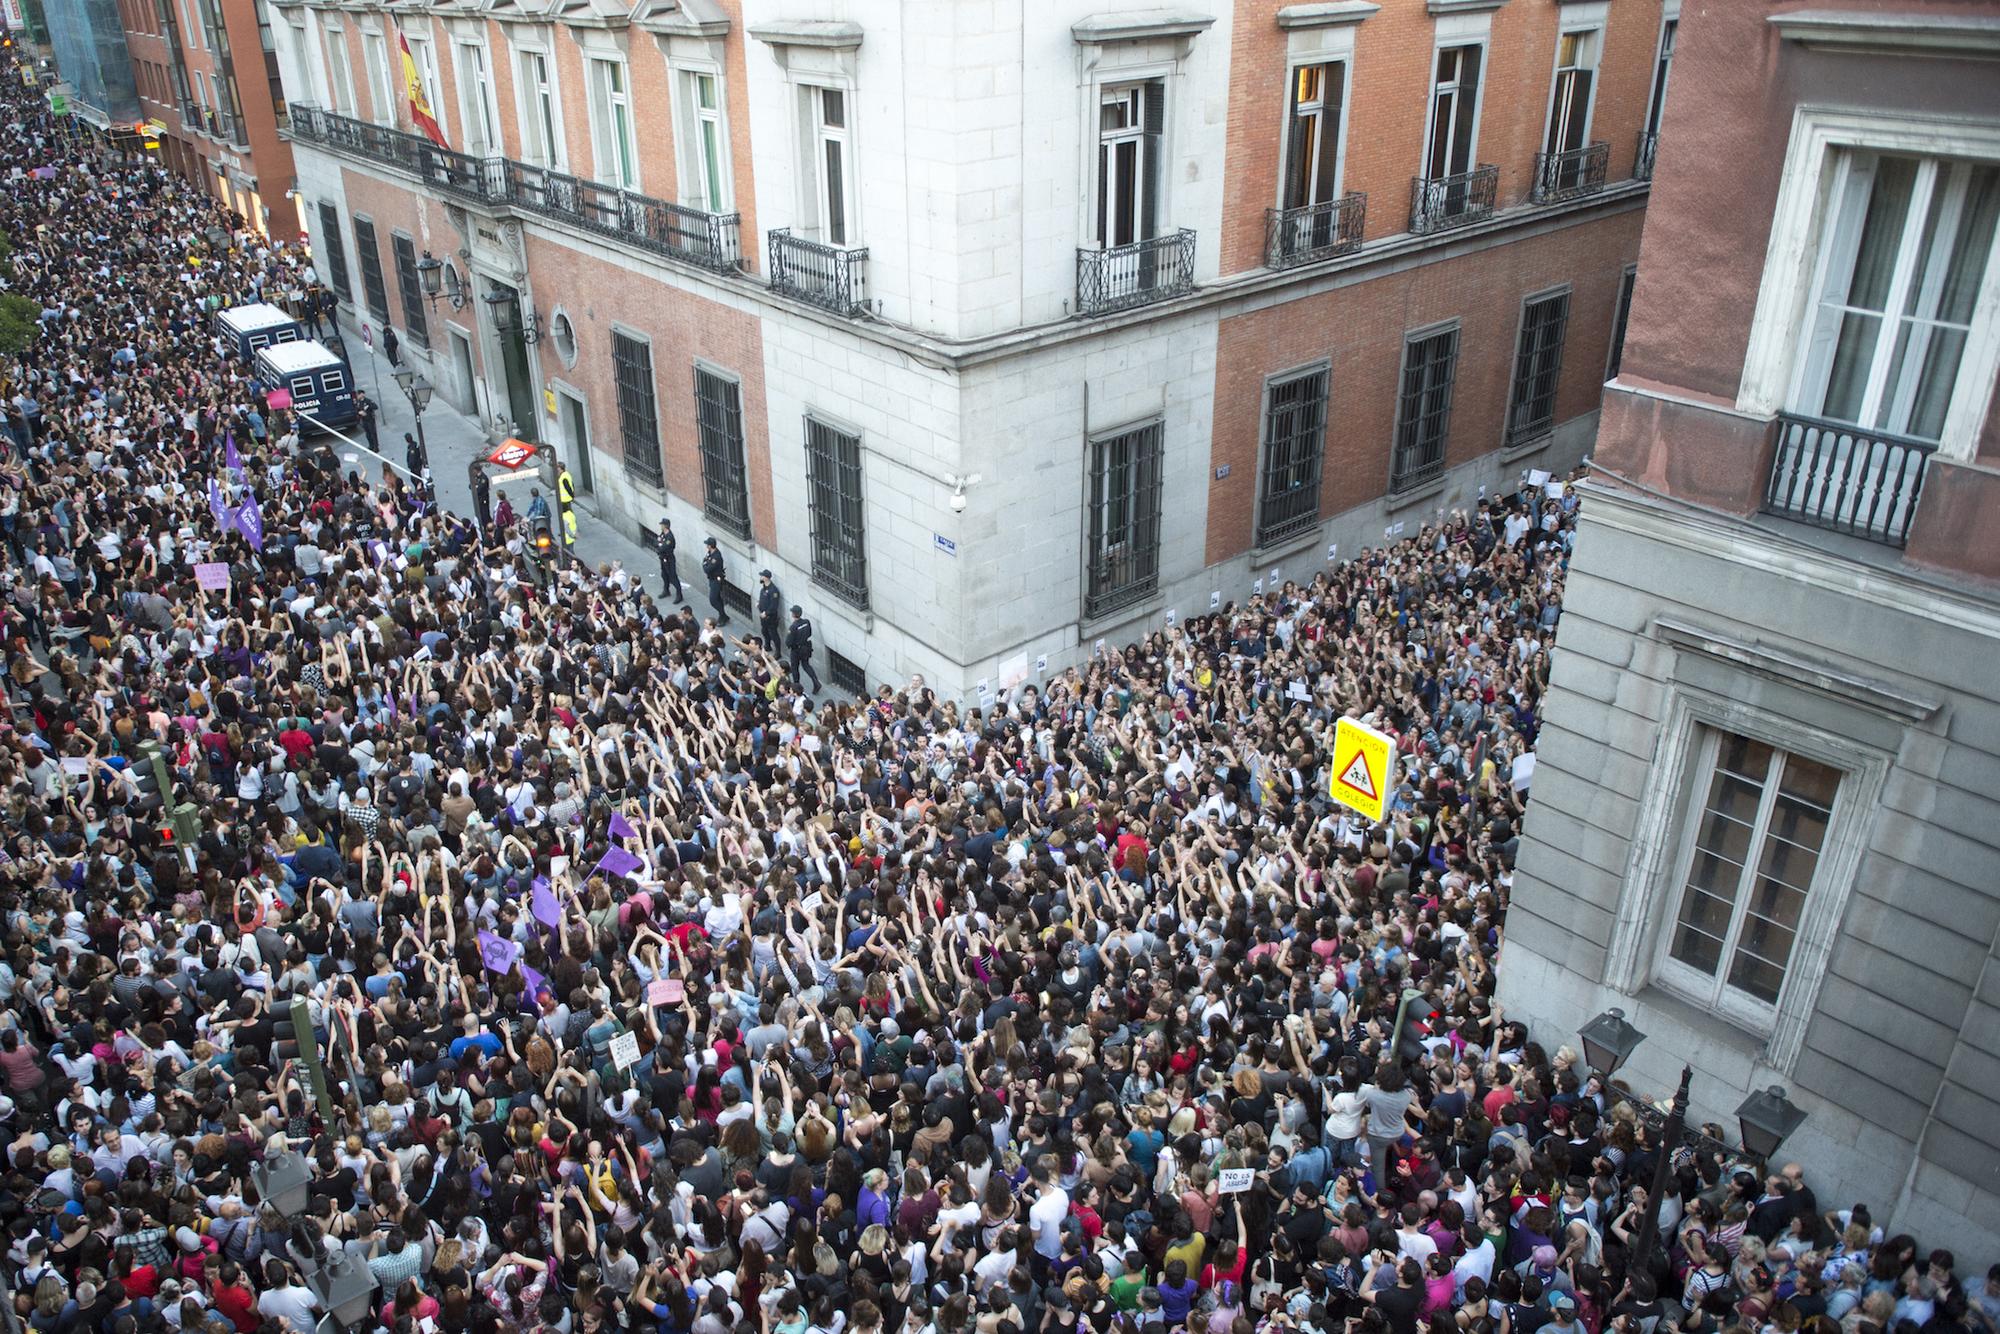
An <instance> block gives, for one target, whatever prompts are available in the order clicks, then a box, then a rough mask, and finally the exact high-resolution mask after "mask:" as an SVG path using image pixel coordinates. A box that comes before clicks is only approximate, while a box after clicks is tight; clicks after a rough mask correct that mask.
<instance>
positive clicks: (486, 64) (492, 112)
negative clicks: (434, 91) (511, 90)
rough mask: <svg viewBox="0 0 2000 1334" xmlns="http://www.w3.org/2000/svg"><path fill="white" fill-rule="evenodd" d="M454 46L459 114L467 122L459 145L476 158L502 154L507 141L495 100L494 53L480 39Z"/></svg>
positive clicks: (458, 42) (464, 40)
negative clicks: (503, 134) (502, 135)
mask: <svg viewBox="0 0 2000 1334" xmlns="http://www.w3.org/2000/svg"><path fill="white" fill-rule="evenodd" d="M451 46H452V61H453V63H454V65H455V66H456V68H457V70H458V115H459V119H460V121H461V122H463V124H462V127H461V130H460V133H461V135H462V137H463V142H462V143H461V144H460V145H459V146H460V147H461V148H463V149H464V150H465V151H466V152H468V153H471V154H472V155H473V156H475V157H484V156H490V155H495V154H499V153H502V152H504V151H505V140H503V139H502V138H501V133H500V106H499V103H498V102H497V101H495V100H494V92H493V53H492V52H491V51H489V50H488V49H487V46H486V43H485V42H484V41H481V40H478V39H473V40H466V39H464V38H459V39H457V40H455V41H453V42H452V44H451ZM431 105H432V106H433V107H435V106H436V105H437V104H436V103H435V102H433V103H432V104H431ZM475 117H476V119H475ZM475 131H476V132H475Z"/></svg>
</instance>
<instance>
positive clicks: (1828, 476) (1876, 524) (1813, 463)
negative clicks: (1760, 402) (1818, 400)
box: [1763, 412, 1937, 547]
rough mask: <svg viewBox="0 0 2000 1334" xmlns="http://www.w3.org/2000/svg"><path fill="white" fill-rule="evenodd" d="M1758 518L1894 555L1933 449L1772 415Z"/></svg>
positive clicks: (1839, 424) (1859, 430)
mask: <svg viewBox="0 0 2000 1334" xmlns="http://www.w3.org/2000/svg"><path fill="white" fill-rule="evenodd" d="M1773 429H1774V430H1775V431H1776V433H1777V450H1776V452H1775V453H1774V454H1773V456H1772V459H1771V480H1770V482H1769V484H1768V485H1767V486H1766V487H1765V488H1764V506H1763V508H1764V511H1765V512H1766V513H1767V514H1780V515H1783V516H1784V517H1786V518H1788V519H1796V520H1798V521H1799V522H1800V523H1809V524H1812V525H1813V526H1815V527H1818V528H1829V529H1832V530H1833V531H1834V532H1837V533H1846V534H1848V535H1849V536H1851V537H1863V538H1866V539H1868V540H1869V541H1871V542H1881V543H1884V544H1886V545H1888V546H1892V547H1900V546H1902V545H1903V544H1904V543H1906V542H1908V541H1909V538H1910V521H1911V519H1913V518H1914V517H1915V516H1916V512H1917V498H1918V497H1919V496H1920V495H1921V494H1922V493H1923V489H1924V474H1925V473H1926V472H1927V471H1929V469H1930V461H1931V455H1932V454H1935V453H1936V452H1937V446H1936V445H1933V444H1930V443H1929V442H1927V441H1923V440H1911V439H1908V438H1906V437H1904V436H1898V435H1888V434H1886V433H1884V432H1881V431H1869V430H1864V429H1862V428H1861V427H1859V426H1852V425H1848V424H1847V423H1844V422H1832V421H1823V420H1821V419H1819V418H1817V417H1801V416H1798V415H1796V414H1794V413H1789V412H1786V413H1780V414H1779V415H1778V419H1777V421H1776V423H1775V424H1774V428H1773Z"/></svg>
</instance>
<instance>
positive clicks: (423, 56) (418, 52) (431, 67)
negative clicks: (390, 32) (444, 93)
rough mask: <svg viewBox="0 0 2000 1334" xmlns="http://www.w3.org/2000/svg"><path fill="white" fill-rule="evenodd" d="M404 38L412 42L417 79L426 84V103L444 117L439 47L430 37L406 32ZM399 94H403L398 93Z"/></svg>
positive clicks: (411, 49)
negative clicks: (438, 62) (414, 35)
mask: <svg viewBox="0 0 2000 1334" xmlns="http://www.w3.org/2000/svg"><path fill="white" fill-rule="evenodd" d="M403 40H404V41H406V42H408V43H409V44H410V59H412V60H414V61H416V62H417V81H418V82H419V83H421V84H423V86H424V104H425V105H426V106H428V107H430V108H431V110H432V111H433V112H434V113H435V114H436V115H438V116H439V117H442V116H443V115H444V109H445V108H444V103H443V102H442V101H441V100H440V98H439V94H438V65H437V48H436V47H434V46H432V45H431V39H430V38H428V37H413V36H411V35H410V34H409V33H404V34H403ZM397 96H399V97H401V96H403V94H401V93H398V94H397Z"/></svg>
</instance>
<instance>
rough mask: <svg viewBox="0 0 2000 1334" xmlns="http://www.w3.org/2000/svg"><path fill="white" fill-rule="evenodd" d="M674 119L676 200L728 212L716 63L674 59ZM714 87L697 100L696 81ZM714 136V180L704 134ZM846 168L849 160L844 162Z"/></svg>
mask: <svg viewBox="0 0 2000 1334" xmlns="http://www.w3.org/2000/svg"><path fill="white" fill-rule="evenodd" d="M672 74H673V86H674V96H675V99H676V101H675V105H674V117H673V119H674V123H675V124H677V125H679V126H680V127H681V133H680V134H678V135H676V136H675V139H676V144H677V148H678V151H679V154H680V172H679V175H680V180H681V201H680V202H681V203H682V204H683V205H685V206H686V207H688V208H695V209H700V210H701V211H702V212H704V213H729V212H732V211H733V210H734V209H735V207H736V180H735V173H734V171H733V169H732V164H731V162H730V160H729V156H730V155H729V85H728V81H727V80H726V79H725V78H724V77H723V72H722V69H721V68H720V67H719V66H715V65H709V64H691V63H690V64H679V63H677V64H675V65H674V66H673V69H672ZM704 79H706V80H709V81H710V82H711V83H712V84H713V86H714V88H715V105H714V106H713V107H712V108H704V107H703V106H702V105H701V81H702V80H704ZM705 133H713V134H714V136H715V145H716V152H715V173H714V174H715V179H713V180H711V179H710V172H709V165H708V155H707V153H706V152H705V151H704V149H705V147H706V145H705V142H704V134H705ZM848 165H849V166H850V168H851V167H852V165H853V163H852V162H851V161H850V162H849V164H848Z"/></svg>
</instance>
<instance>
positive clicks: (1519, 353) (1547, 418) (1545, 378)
mask: <svg viewBox="0 0 2000 1334" xmlns="http://www.w3.org/2000/svg"><path fill="white" fill-rule="evenodd" d="M1568 329H1569V293H1568V292H1546V293H1543V294H1542V295H1540V296H1531V297H1529V298H1528V299H1527V300H1526V301H1525V302H1523V303H1522V304H1521V337H1520V341H1519V343H1518V344H1517V345H1516V346H1515V348H1514V392H1513V394H1512V395H1511V396H1510V397H1509V398H1508V400H1507V443H1508V444H1510V445H1520V444H1526V443H1527V442H1528V441H1530V440H1535V439H1539V438H1541V437H1542V436H1545V435H1547V434H1548V433H1549V432H1550V431H1553V430H1554V429H1555V425H1556V387H1557V384H1558V383H1559V382H1560V381H1561V379H1562V359H1563V335H1564V334H1565V333H1566V332H1567V331H1568Z"/></svg>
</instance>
